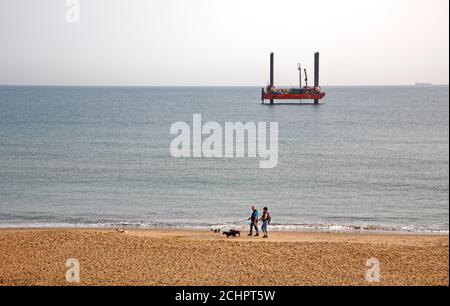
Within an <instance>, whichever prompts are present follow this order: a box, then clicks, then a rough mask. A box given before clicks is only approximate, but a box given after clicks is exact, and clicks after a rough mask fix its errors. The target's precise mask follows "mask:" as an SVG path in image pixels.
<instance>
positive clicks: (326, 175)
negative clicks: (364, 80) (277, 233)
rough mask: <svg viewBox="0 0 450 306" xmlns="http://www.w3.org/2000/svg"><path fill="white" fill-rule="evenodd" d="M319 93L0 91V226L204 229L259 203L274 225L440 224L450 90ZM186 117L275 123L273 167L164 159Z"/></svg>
mask: <svg viewBox="0 0 450 306" xmlns="http://www.w3.org/2000/svg"><path fill="white" fill-rule="evenodd" d="M325 90H326V91H327V94H328V95H327V97H326V99H325V100H324V101H325V102H326V104H325V105H321V106H318V107H317V106H288V105H281V106H275V107H270V106H262V105H260V102H259V100H260V89H259V88H118V87H115V88H94V87H89V88H88V87H84V88H82V87H6V86H3V87H0V227H33V226H39V227H41V226H140V227H155V226H163V227H167V226H179V227H198V228H203V227H205V228H207V227H210V226H219V225H220V224H224V223H228V222H230V223H233V222H235V221H238V220H243V219H245V218H246V217H247V216H248V215H249V213H250V212H249V206H250V205H251V204H252V203H256V204H257V205H258V207H262V206H269V208H270V210H271V212H272V221H273V225H274V226H275V227H276V228H282V229H293V230H295V229H299V230H305V229H311V230H346V229H356V230H358V229H360V228H362V229H366V230H398V231H426V232H431V231H443V232H448V228H449V225H448V224H449V89H448V87H432V88H417V87H353V88H352V87H346V88H344V87H335V88H326V89H325ZM193 113H201V114H202V117H203V120H204V121H217V122H219V123H223V122H225V121H242V122H246V121H277V122H279V164H278V166H277V167H276V168H274V169H269V170H261V169H259V162H258V160H257V159H251V158H244V159H174V158H172V157H171V155H170V151H169V145H170V142H171V140H172V139H173V136H170V133H169V130H170V126H171V125H172V123H174V122H176V121H187V122H191V121H192V115H193Z"/></svg>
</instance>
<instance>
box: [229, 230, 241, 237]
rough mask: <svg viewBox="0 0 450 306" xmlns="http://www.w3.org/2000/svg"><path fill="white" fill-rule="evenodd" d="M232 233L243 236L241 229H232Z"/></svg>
mask: <svg viewBox="0 0 450 306" xmlns="http://www.w3.org/2000/svg"><path fill="white" fill-rule="evenodd" d="M230 232H231V233H234V234H235V235H236V236H239V237H241V231H237V230H235V229H232V230H230Z"/></svg>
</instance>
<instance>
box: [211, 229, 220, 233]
mask: <svg viewBox="0 0 450 306" xmlns="http://www.w3.org/2000/svg"><path fill="white" fill-rule="evenodd" d="M211 232H214V233H215V234H220V229H214V228H212V229H211Z"/></svg>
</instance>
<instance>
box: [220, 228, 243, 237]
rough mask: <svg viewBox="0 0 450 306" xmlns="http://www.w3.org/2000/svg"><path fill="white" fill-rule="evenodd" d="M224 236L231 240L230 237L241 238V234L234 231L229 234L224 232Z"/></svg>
mask: <svg viewBox="0 0 450 306" xmlns="http://www.w3.org/2000/svg"><path fill="white" fill-rule="evenodd" d="M223 235H226V236H227V238H230V237H233V238H237V237H238V236H239V237H241V232H240V231H237V230H234V229H232V230H229V231H228V232H223Z"/></svg>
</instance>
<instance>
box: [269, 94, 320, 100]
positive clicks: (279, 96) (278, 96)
mask: <svg viewBox="0 0 450 306" xmlns="http://www.w3.org/2000/svg"><path fill="white" fill-rule="evenodd" d="M323 97H325V93H324V92H318V93H314V94H312V93H311V94H306V93H305V94H273V93H264V94H263V100H320V99H322V98H323Z"/></svg>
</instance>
